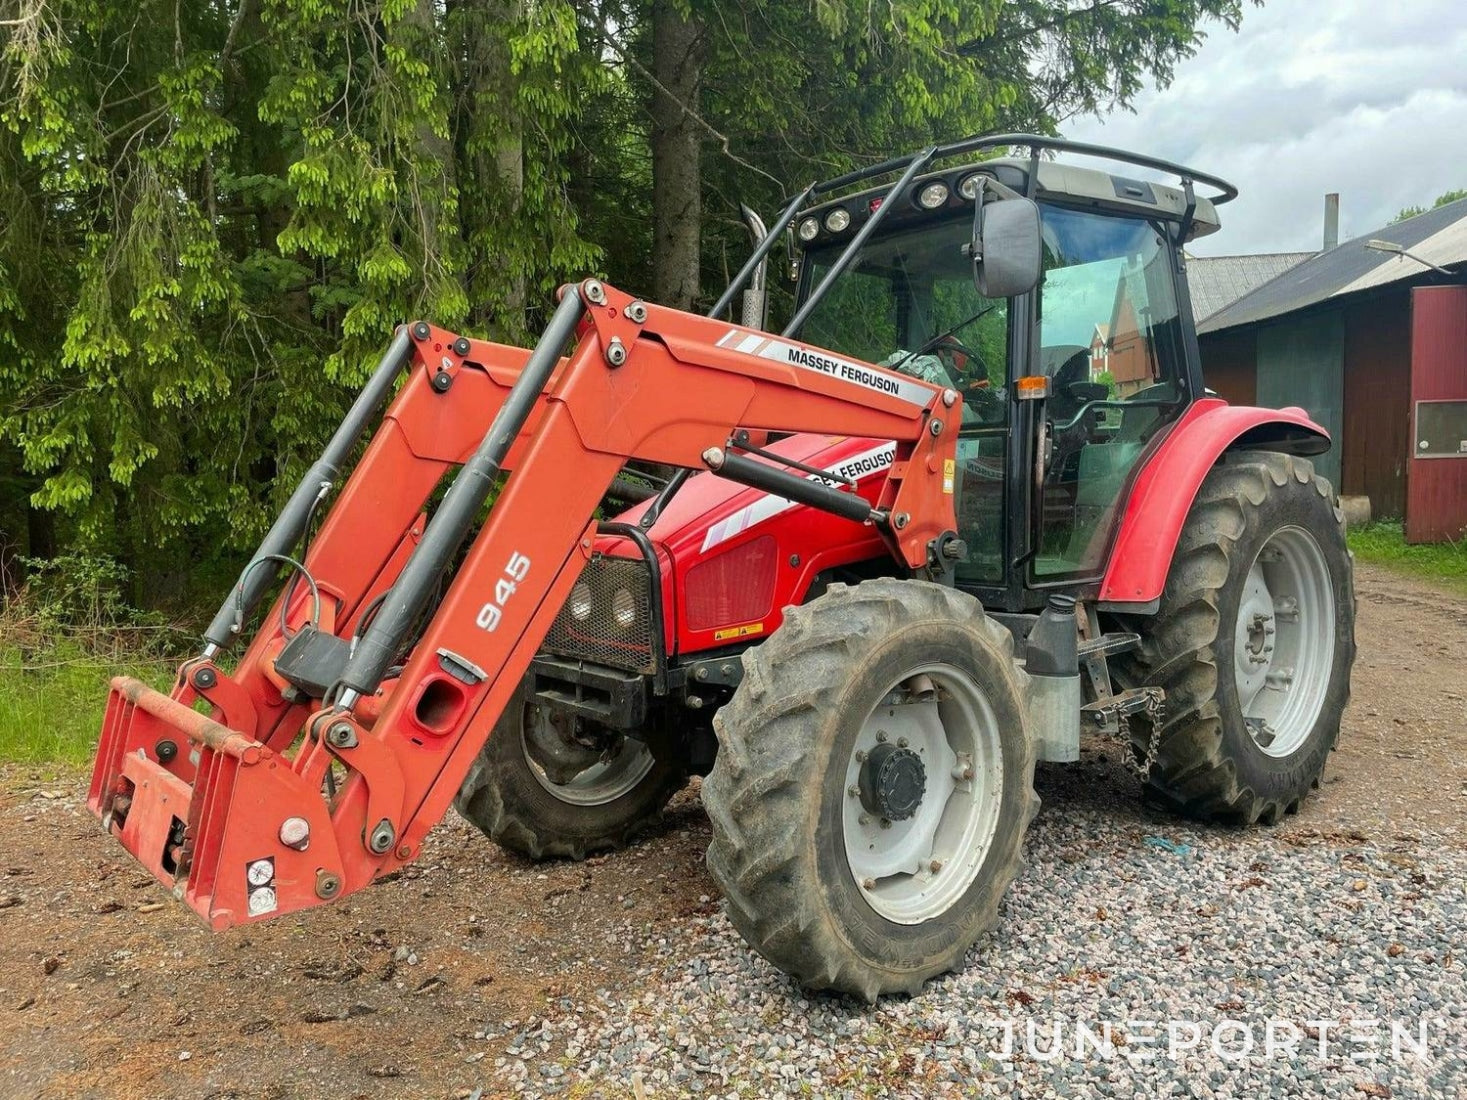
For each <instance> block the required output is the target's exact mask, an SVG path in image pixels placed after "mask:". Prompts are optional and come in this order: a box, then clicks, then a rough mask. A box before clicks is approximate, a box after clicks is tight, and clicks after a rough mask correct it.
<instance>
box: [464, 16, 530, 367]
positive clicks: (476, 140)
mask: <svg viewBox="0 0 1467 1100" xmlns="http://www.w3.org/2000/svg"><path fill="white" fill-rule="evenodd" d="M455 8H456V9H458V10H459V12H460V14H461V16H462V19H461V21H460V23H461V26H462V27H463V36H464V44H463V46H464V48H463V58H464V70H465V71H464V74H463V79H462V80H461V81H460V111H461V118H460V119H459V125H458V126H457V127H456V130H457V131H458V134H459V163H460V164H461V165H462V166H463V168H464V172H463V175H462V177H461V179H462V183H463V186H462V189H461V194H460V198H459V205H460V209H461V215H460V216H461V218H462V224H463V230H464V239H465V240H466V241H468V243H469V249H470V259H469V273H468V279H467V285H468V291H469V311H470V317H471V318H472V319H473V321H474V322H475V323H477V324H480V325H484V326H485V327H487V328H488V329H489V330H490V331H491V332H492V333H493V334H494V335H495V336H496V337H498V338H500V339H503V340H509V341H511V342H517V341H520V340H523V339H524V337H525V335H526V331H525V330H526V324H525V299H526V286H525V275H524V272H525V270H526V264H525V263H524V261H523V258H521V257H515V256H514V255H512V254H511V252H510V251H509V250H510V249H513V248H514V247H516V245H515V242H516V241H517V240H520V239H521V238H522V236H523V235H522V234H520V233H517V232H514V231H513V227H517V225H518V222H519V219H520V218H521V216H522V215H521V209H520V207H521V203H522V201H523V198H524V192H525V167H524V126H523V121H522V120H521V118H520V115H519V111H518V109H517V104H516V95H515V86H516V82H517V80H518V78H517V77H516V75H515V73H514V71H513V69H512V68H511V63H510V53H509V43H510V36H511V34H512V33H514V32H515V30H516V29H517V28H518V27H519V24H520V23H521V22H522V21H523V19H524V3H523V0H460V2H459V3H458V4H456V5H455Z"/></svg>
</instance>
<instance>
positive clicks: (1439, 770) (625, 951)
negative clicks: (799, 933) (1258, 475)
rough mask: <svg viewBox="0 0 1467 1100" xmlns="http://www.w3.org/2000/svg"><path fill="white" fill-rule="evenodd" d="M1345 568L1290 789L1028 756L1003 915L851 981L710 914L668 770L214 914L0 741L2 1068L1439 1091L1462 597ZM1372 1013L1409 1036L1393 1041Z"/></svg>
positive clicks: (605, 1085)
mask: <svg viewBox="0 0 1467 1100" xmlns="http://www.w3.org/2000/svg"><path fill="white" fill-rule="evenodd" d="M1357 587H1358V590H1359V595H1360V627H1359V637H1360V642H1361V649H1360V659H1359V661H1358V662H1357V665H1356V672H1355V678H1354V685H1355V693H1354V699H1353V701H1352V704H1351V706H1350V708H1349V710H1348V711H1347V712H1346V722H1345V730H1344V734H1343V737H1342V740H1341V745H1340V749H1339V751H1338V752H1337V753H1336V754H1335V755H1334V757H1333V758H1332V759H1331V762H1330V764H1329V766H1328V768H1327V770H1326V774H1325V782H1324V785H1323V789H1322V790H1321V791H1320V792H1319V794H1318V795H1316V796H1315V797H1313V798H1311V799H1310V800H1309V801H1308V802H1306V803H1305V805H1304V807H1303V809H1302V810H1301V812H1300V813H1299V815H1298V816H1297V817H1294V818H1289V819H1287V820H1286V821H1285V822H1284V823H1282V824H1280V825H1279V826H1277V827H1275V828H1271V829H1254V830H1247V831H1236V830H1229V829H1215V828H1201V827H1196V826H1192V825H1188V824H1186V823H1183V822H1181V821H1179V820H1178V819H1177V818H1175V817H1173V816H1172V815H1170V814H1168V813H1165V812H1163V811H1159V810H1152V809H1148V808H1146V807H1144V806H1143V805H1142V804H1141V802H1140V799H1139V797H1138V785H1137V783H1136V780H1135V779H1134V778H1133V777H1131V776H1130V775H1129V774H1128V773H1127V772H1126V771H1125V770H1124V769H1122V768H1121V767H1120V766H1119V764H1118V763H1117V762H1116V754H1115V752H1114V751H1113V748H1112V747H1110V746H1107V745H1105V744H1096V745H1091V746H1088V747H1087V750H1086V753H1085V756H1084V759H1083V760H1082V762H1081V763H1080V764H1079V765H1071V766H1068V767H1058V766H1053V767H1048V766H1046V767H1041V769H1040V774H1039V776H1038V780H1037V785H1038V789H1039V794H1040V797H1041V798H1042V799H1043V801H1044V809H1043V811H1042V812H1041V813H1040V815H1039V817H1038V818H1037V819H1036V821H1035V822H1034V825H1033V827H1032V829H1031V833H1030V837H1029V842H1028V844H1027V847H1026V850H1027V855H1028V867H1027V869H1026V870H1025V872H1024V873H1023V874H1022V875H1021V876H1020V878H1019V879H1018V881H1017V882H1016V883H1015V885H1014V887H1013V890H1012V891H1011V893H1010V895H1009V897H1008V899H1007V901H1006V903H1005V905H1004V910H1003V913H1002V924H1001V925H1000V927H999V929H998V931H997V932H996V933H995V934H994V935H993V936H992V937H990V938H989V939H988V940H987V941H986V942H984V943H981V944H979V945H978V946H977V947H976V948H975V949H974V951H973V953H972V955H971V957H970V958H969V960H968V962H967V965H966V966H965V967H964V968H963V969H962V970H961V971H960V972H959V973H956V974H953V975H950V976H948V977H947V978H945V979H943V980H941V981H938V982H935V983H932V984H931V985H929V986H928V988H927V989H926V990H925V991H924V992H923V993H922V994H921V995H920V996H918V997H915V998H902V997H895V998H886V999H883V1000H882V1001H881V1002H880V1003H879V1004H877V1005H875V1006H867V1005H865V1004H863V1003H858V1002H855V1001H852V1000H848V999H843V998H833V997H812V996H809V995H806V994H803V993H802V992H801V991H800V990H799V989H798V988H796V987H795V986H794V985H793V984H792V983H790V982H789V981H788V980H787V979H786V978H785V977H784V976H783V975H781V974H780V973H779V972H777V971H776V970H774V969H773V968H772V967H770V966H769V965H767V964H766V963H764V962H763V961H762V960H760V959H759V958H758V957H757V956H755V955H754V954H753V953H752V952H750V951H749V949H748V948H747V947H746V946H745V945H744V943H743V942H742V941H741V940H740V939H739V938H738V936H737V934H736V933H735V932H734V931H733V930H732V928H731V926H730V925H729V924H728V922H727V920H726V919H725V918H724V916H723V913H722V909H721V903H720V901H719V899H718V898H717V896H716V889H715V887H714V885H713V883H712V880H711V879H710V878H709V876H708V874H707V870H706V868H705V867H704V865H703V851H704V849H705V848H706V846H707V843H708V824H707V819H706V817H705V816H704V815H703V813H702V810H701V807H700V806H699V803H698V799H697V793H696V790H692V789H690V790H689V791H687V792H685V793H683V794H681V795H679V796H678V798H677V799H676V800H674V803H673V806H672V808H671V810H670V812H669V814H668V817H667V821H666V822H665V824H664V825H663V826H662V827H660V828H659V829H657V830H655V831H654V834H653V835H652V836H650V837H649V838H647V839H646V840H644V841H643V842H641V843H639V844H637V845H635V846H633V847H632V848H631V849H629V850H628V851H625V852H621V853H617V854H615V855H611V856H605V857H597V858H596V859H593V860H590V861H588V862H587V863H585V864H572V863H565V862H556V863H549V864H543V865H535V864H531V863H528V862H526V861H524V860H520V859H517V858H515V857H513V856H510V855H507V854H506V853H504V852H502V851H500V850H499V849H497V848H496V847H495V846H494V845H492V844H490V843H489V842H488V841H487V840H485V839H484V838H483V837H482V836H481V835H479V834H478V833H477V832H475V831H474V830H473V829H472V828H471V827H470V826H468V825H466V824H465V823H464V822H462V821H461V820H459V819H457V818H456V817H454V816H452V815H450V816H449V818H448V819H447V820H446V821H445V822H444V823H443V824H442V825H441V826H439V827H438V828H437V829H435V830H434V831H433V833H432V834H431V835H430V837H429V839H428V842H427V844H426V845H425V852H424V856H423V858H422V859H420V860H419V861H418V862H417V863H415V864H414V865H412V866H411V867H409V868H407V869H406V870H405V871H404V872H403V873H402V874H401V875H400V876H397V877H395V878H392V879H391V880H390V881H385V882H383V883H381V884H379V885H377V886H375V887H374V888H372V889H371V890H368V891H364V892H363V893H361V894H358V895H354V896H352V897H351V898H348V899H346V900H345V902H343V903H340V904H337V905H333V906H323V907H320V908H318V909H313V910H310V911H308V912H306V913H303V914H300V915H298V916H292V917H288V918H283V919H281V920H278V921H272V922H267V923H265V924H262V925H257V926H251V927H249V928H246V929H238V930H234V931H232V932H229V933H225V934H221V935H214V934H211V933H209V932H208V931H207V929H205V928H204V927H203V925H202V924H201V923H200V922H198V921H197V920H196V919H194V918H193V916H192V914H191V913H189V912H188V911H186V910H184V909H183V908H182V907H180V906H177V905H175V904H173V903H172V901H171V900H170V899H169V897H168V895H167V893H166V891H164V890H162V889H161V888H159V887H158V886H157V885H156V884H155V883H153V882H152V881H151V880H150V879H149V878H148V876H147V875H146V874H145V873H143V872H141V871H140V870H139V869H138V868H137V867H136V865H135V864H133V863H132V862H131V861H130V859H128V858H127V857H126V856H125V854H124V853H123V852H122V850H121V849H120V848H119V847H118V846H117V845H116V844H115V843H113V842H112V841H111V840H110V839H109V838H107V837H105V836H103V835H102V833H101V831H100V830H99V829H98V828H97V825H96V823H95V821H93V820H92V819H91V818H90V817H89V816H88V815H87V814H86V811H85V808H84V806H83V805H82V803H81V796H82V792H83V790H84V788H85V777H84V776H82V775H79V774H64V775H54V774H53V775H46V774H42V773H38V772H35V771H33V770H20V769H8V770H0V851H4V852H5V855H4V857H3V858H0V1023H3V1025H4V1026H3V1027H0V1097H11V1096H14V1097H46V1098H50V1097H56V1098H65V1100H78V1098H90V1097H100V1098H111V1097H140V1098H141V1097H146V1098H148V1100H158V1098H165V1097H168V1098H173V1097H177V1098H180V1100H182V1098H188V1100H198V1098H200V1097H209V1098H211V1100H225V1098H239V1100H244V1098H257V1097H258V1098H261V1100H308V1098H323V1100H324V1098H331V1100H335V1098H338V1097H353V1098H356V1097H370V1098H373V1100H376V1098H378V1097H412V1098H418V1097H428V1098H439V1100H468V1098H470V1097H475V1096H477V1097H478V1098H479V1100H487V1098H491V1097H500V1096H512V1095H527V1096H536V1095H556V1096H566V1097H577V1098H579V1100H586V1098H587V1097H592V1096H601V1097H605V1098H606V1100H613V1098H614V1100H621V1098H624V1097H633V1098H652V1100H657V1098H669V1097H677V1096H689V1095H691V1096H698V1097H705V1096H715V1095H716V1096H723V1097H727V1096H757V1097H766V1096H768V1097H774V1096H781V1095H784V1096H799V1095H816V1096H827V1095H854V1096H881V1097H886V1096H891V1097H919V1096H920V1097H928V1096H975V1095H988V1094H1014V1095H1019V1096H1034V1097H1046V1096H1097V1095H1098V1096H1106V1095H1113V1096H1124V1097H1144V1098H1148V1100H1149V1098H1150V1097H1153V1096H1162V1095H1175V1096H1239V1097H1242V1096H1248V1097H1253V1096H1280V1097H1294V1096H1302V1095H1310V1096H1316V1095H1319V1096H1339V1097H1351V1098H1353V1097H1359V1096H1371V1097H1415V1096H1421V1097H1442V1098H1451V1100H1459V1098H1464V1097H1467V1018H1464V1013H1467V980H1464V974H1463V966H1464V961H1463V960H1464V959H1467V945H1464V944H1462V943H1460V942H1459V941H1460V940H1461V939H1462V937H1463V932H1462V929H1463V928H1464V927H1467V892H1464V882H1467V677H1464V674H1463V673H1464V663H1463V658H1462V654H1463V653H1467V600H1464V599H1462V598H1460V597H1452V596H1443V595H1441V594H1439V593H1434V592H1432V591H1431V590H1429V589H1426V588H1424V587H1423V586H1421V585H1419V584H1416V583H1414V582H1409V581H1403V580H1401V579H1400V578H1397V577H1393V576H1391V575H1390V574H1386V573H1383V572H1381V571H1379V570H1372V569H1368V568H1361V569H1360V570H1359V572H1358V574H1357ZM1168 1020H1174V1021H1176V1033H1175V1036H1174V1037H1169V1036H1168V1034H1167V1031H1166V1022H1167V1021H1168ZM1270 1021H1272V1027H1273V1039H1274V1047H1275V1049H1274V1050H1273V1052H1272V1056H1269V1053H1268V1051H1267V1050H1266V1043H1267V1041H1268V1039H1269V1030H1268V1029H1269V1026H1270ZM1311 1021H1316V1022H1314V1023H1311ZM1317 1021H1325V1022H1326V1023H1325V1025H1321V1024H1320V1023H1318V1022H1317ZM1375 1021H1384V1022H1383V1023H1377V1022H1375ZM1392 1021H1394V1022H1395V1023H1396V1024H1398V1025H1399V1026H1401V1027H1402V1028H1404V1029H1405V1030H1406V1031H1407V1032H1408V1033H1409V1035H1410V1037H1411V1038H1412V1039H1413V1040H1419V1038H1420V1031H1419V1029H1420V1028H1421V1027H1422V1026H1423V1025H1424V1026H1425V1027H1426V1042H1425V1051H1424V1053H1418V1052H1416V1051H1415V1050H1414V1049H1413V1048H1412V1047H1411V1046H1409V1045H1406V1046H1405V1047H1404V1049H1403V1050H1402V1057H1401V1058H1392V1056H1391V1046H1392V1035H1391V1022H1392ZM1148 1023H1150V1024H1153V1025H1156V1026H1155V1027H1148V1026H1147V1025H1148ZM1056 1024H1058V1026H1059V1028H1060V1029H1061V1054H1060V1055H1059V1056H1058V1057H1054V1058H1050V1057H1048V1054H1049V1051H1050V1047H1051V1041H1052V1037H1053V1035H1054V1032H1055V1028H1056ZM1005 1025H1007V1026H1009V1027H1011V1028H1012V1029H1013V1031H1014V1043H1013V1047H1012V1049H1011V1056H1004V1055H1003V1054H1002V1053H1001V1052H1002V1050H1003V1047H1004V1042H1005V1034H1004V1031H1003V1028H1004V1026H1005ZM1031 1025H1032V1026H1033V1028H1034V1037H1033V1040H1032V1042H1031V1040H1030V1037H1029V1034H1028V1032H1029V1029H1030V1027H1031ZM1107 1025H1108V1026H1109V1028H1110V1038H1111V1042H1112V1046H1111V1047H1110V1048H1102V1049H1101V1050H1100V1051H1098V1052H1097V1051H1096V1050H1095V1045H1096V1043H1095V1042H1090V1041H1089V1040H1091V1039H1092V1037H1094V1038H1096V1041H1097V1042H1098V1041H1099V1037H1101V1036H1103V1035H1104V1033H1105V1028H1106V1026H1107ZM1193 1025H1196V1027H1197V1028H1199V1029H1200V1032H1201V1034H1200V1038H1199V1039H1198V1041H1197V1042H1195V1043H1193V1042H1192V1038H1193ZM1082 1026H1083V1027H1084V1028H1085V1029H1086V1030H1085V1032H1084V1033H1083V1034H1081V1033H1080V1030H1079V1029H1080V1028H1081V1027H1082ZM1293 1029H1298V1031H1301V1032H1304V1035H1303V1036H1302V1038H1301V1037H1299V1036H1298V1032H1296V1031H1295V1030H1293ZM1352 1029H1353V1030H1352ZM1153 1036H1154V1037H1155V1041H1152V1042H1148V1041H1147V1040H1148V1039H1152V1038H1153ZM1248 1038H1251V1040H1252V1043H1253V1045H1254V1049H1253V1050H1252V1051H1251V1052H1249V1053H1247V1054H1246V1055H1243V1054H1242V1050H1241V1048H1242V1045H1243V1043H1244V1042H1245V1041H1246V1040H1247V1039H1248ZM1214 1040H1216V1042H1217V1049H1218V1052H1217V1053H1215V1052H1214V1051H1213V1049H1212V1044H1213V1041H1214ZM1290 1040H1297V1042H1296V1044H1295V1047H1294V1049H1293V1051H1292V1052H1290V1050H1289V1049H1288V1047H1289V1042H1290ZM1081 1042H1085V1043H1086V1044H1087V1045H1086V1046H1085V1048H1084V1053H1083V1054H1081V1055H1077V1054H1076V1048H1077V1044H1079V1043H1081ZM1398 1045H1400V1044H1399V1041H1398ZM1321 1046H1322V1047H1323V1049H1321ZM1031 1047H1032V1050H1031V1049H1028V1048H1031ZM1148 1055H1149V1057H1148Z"/></svg>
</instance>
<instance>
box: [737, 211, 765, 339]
mask: <svg viewBox="0 0 1467 1100" xmlns="http://www.w3.org/2000/svg"><path fill="white" fill-rule="evenodd" d="M739 215H740V216H741V217H742V218H743V219H744V226H745V228H747V229H748V230H749V236H750V237H752V238H753V239H754V248H755V249H756V250H757V249H758V248H759V245H760V244H761V243H762V242H763V240H764V238H765V237H767V236H769V230H768V228H767V227H766V226H765V225H764V219H763V218H761V217H760V216H759V214H758V212H757V211H755V210H754V209H753V208H751V207H749V206H747V205H745V204H744V203H739ZM768 269H769V256H768V254H767V253H766V254H765V256H764V258H763V259H761V260H760V261H759V263H758V265H757V266H756V267H755V268H754V273H753V275H751V276H750V278H749V287H748V289H747V290H745V291H744V300H743V304H742V306H741V309H740V316H739V324H741V325H743V326H744V327H745V328H756V329H760V330H761V331H762V330H763V328H764V323H765V320H766V319H767V314H768V312H769V295H768V293H767V292H766V291H765V289H764V279H765V275H766V273H767V271H768Z"/></svg>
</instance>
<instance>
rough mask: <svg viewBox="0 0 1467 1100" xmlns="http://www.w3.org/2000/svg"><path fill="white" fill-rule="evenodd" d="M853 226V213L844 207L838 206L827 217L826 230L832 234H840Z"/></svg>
mask: <svg viewBox="0 0 1467 1100" xmlns="http://www.w3.org/2000/svg"><path fill="white" fill-rule="evenodd" d="M850 224H851V213H850V211H849V210H846V209H845V208H844V207H840V206H837V207H836V208H835V209H834V210H832V211H831V212H830V213H829V214H826V215H825V228H826V229H828V230H830V231H831V232H832V233H839V232H840V231H841V230H842V229H844V228H845V227H846V226H848V225H850Z"/></svg>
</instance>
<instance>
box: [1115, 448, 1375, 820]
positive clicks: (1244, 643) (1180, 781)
mask: <svg viewBox="0 0 1467 1100" xmlns="http://www.w3.org/2000/svg"><path fill="white" fill-rule="evenodd" d="M1141 633H1142V647H1141V650H1140V652H1139V654H1138V655H1136V656H1135V657H1134V658H1132V660H1131V661H1130V662H1129V663H1126V664H1123V665H1122V666H1121V667H1120V669H1119V670H1118V671H1119V672H1120V674H1121V676H1122V678H1123V679H1124V680H1126V681H1127V682H1129V683H1132V684H1154V685H1156V686H1159V687H1162V688H1164V689H1165V690H1166V709H1165V716H1164V718H1163V720H1162V722H1161V724H1160V727H1159V728H1154V727H1152V726H1150V725H1148V724H1147V723H1146V722H1144V721H1138V720H1134V719H1133V721H1132V726H1131V728H1132V738H1133V748H1134V751H1135V753H1136V755H1137V757H1138V758H1139V759H1141V760H1142V761H1143V762H1144V765H1145V767H1146V770H1147V774H1148V784H1149V786H1150V788H1151V790H1152V791H1153V793H1155V794H1157V795H1159V796H1160V797H1161V799H1162V800H1163V801H1164V802H1166V803H1169V804H1170V805H1172V806H1174V807H1176V808H1177V809H1179V810H1181V811H1182V812H1184V813H1187V814H1189V815H1191V816H1194V817H1201V818H1210V819H1220V820H1226V821H1236V822H1240V823H1244V824H1250V823H1252V822H1255V821H1259V820H1262V821H1265V822H1273V821H1276V820H1277V819H1278V818H1279V816H1280V815H1281V814H1284V813H1292V812H1293V811H1294V810H1296V809H1298V807H1299V804H1300V802H1301V801H1302V800H1303V799H1304V798H1305V796H1306V795H1307V794H1308V793H1309V791H1310V790H1311V789H1313V788H1315V787H1317V786H1318V785H1319V779H1320V775H1321V773H1322V772H1323V770H1324V765H1325V760H1326V759H1327V758H1328V756H1329V753H1330V750H1331V749H1332V748H1333V747H1334V745H1335V742H1336V740H1337V739H1338V737H1339V732H1340V719H1341V715H1342V713H1343V712H1344V709H1345V703H1346V702H1347V701H1348V700H1349V697H1350V668H1351V665H1352V664H1353V663H1354V660H1355V597H1354V587H1353V579H1352V569H1351V561H1350V553H1349V550H1348V549H1347V548H1346V546H1345V537H1344V527H1343V518H1342V516H1341V514H1340V512H1339V509H1338V508H1337V507H1336V504H1335V499H1334V493H1333V490H1332V489H1331V488H1330V485H1329V483H1328V482H1327V481H1325V480H1324V479H1323V478H1321V477H1319V476H1318V475H1316V474H1315V473H1314V467H1313V465H1312V464H1311V463H1310V462H1309V461H1308V460H1307V459H1302V458H1297V457H1294V456H1291V455H1284V454H1273V453H1268V452H1244V453H1241V454H1238V455H1233V456H1229V457H1228V458H1227V459H1226V460H1225V461H1224V462H1223V463H1222V464H1220V465H1219V466H1217V467H1215V468H1214V469H1213V470H1212V472H1211V473H1210V474H1208V476H1207V479H1206V480H1205V481H1204V482H1203V484H1202V487H1201V489H1200V490H1199V491H1198V494H1197V499H1196V501H1195V502H1194V503H1193V505H1192V509H1191V511H1190V512H1189V513H1188V516H1187V521H1186V523H1185V525H1184V526H1183V529H1182V535H1181V538H1180V540H1179V541H1178V544H1177V548H1176V552H1175V554H1174V556H1173V559H1172V567H1171V572H1170V574H1169V575H1168V578H1167V584H1166V591H1165V593H1164V594H1163V596H1162V600H1161V606H1160V608H1159V609H1158V611H1157V614H1156V616H1155V618H1153V619H1152V620H1150V621H1149V622H1146V623H1144V624H1142V625H1141Z"/></svg>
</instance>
